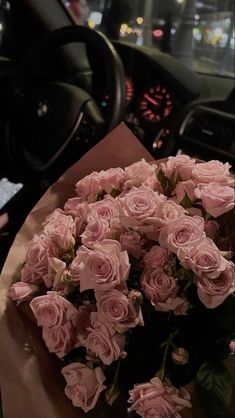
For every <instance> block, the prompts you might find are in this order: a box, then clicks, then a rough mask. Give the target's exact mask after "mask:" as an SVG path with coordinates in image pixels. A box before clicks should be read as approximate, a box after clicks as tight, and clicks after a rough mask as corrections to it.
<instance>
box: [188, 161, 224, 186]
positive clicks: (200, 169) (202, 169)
mask: <svg viewBox="0 0 235 418" xmlns="http://www.w3.org/2000/svg"><path fill="white" fill-rule="evenodd" d="M230 168H231V166H230V165H229V163H226V164H223V163H221V162H220V161H217V160H211V161H209V162H207V163H198V164H196V165H195V168H194V170H193V172H192V177H193V180H194V181H195V183H196V184H201V183H202V184H208V183H212V182H214V183H220V184H223V185H228V184H231V181H232V177H231V176H230V173H229V169H230Z"/></svg>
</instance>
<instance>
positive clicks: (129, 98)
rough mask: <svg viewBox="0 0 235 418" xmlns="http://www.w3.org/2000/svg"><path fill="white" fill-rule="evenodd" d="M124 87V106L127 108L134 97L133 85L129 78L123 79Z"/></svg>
mask: <svg viewBox="0 0 235 418" xmlns="http://www.w3.org/2000/svg"><path fill="white" fill-rule="evenodd" d="M125 86H126V104H127V106H128V105H129V104H130V102H131V101H132V99H133V97H134V83H133V80H132V78H131V77H126V78H125Z"/></svg>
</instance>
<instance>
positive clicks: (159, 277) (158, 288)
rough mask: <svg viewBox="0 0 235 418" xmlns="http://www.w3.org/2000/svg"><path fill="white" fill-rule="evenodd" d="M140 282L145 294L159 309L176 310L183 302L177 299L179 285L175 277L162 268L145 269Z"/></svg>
mask: <svg viewBox="0 0 235 418" xmlns="http://www.w3.org/2000/svg"><path fill="white" fill-rule="evenodd" d="M140 283H141V286H142V289H143V291H144V294H145V296H146V297H147V299H149V300H150V301H151V303H152V304H153V305H154V306H155V307H156V309H157V310H158V311H168V310H174V309H175V308H176V307H177V306H178V305H179V303H181V302H182V300H178V299H176V294H177V291H178V286H177V284H176V281H175V279H174V278H173V277H170V276H168V275H167V274H166V273H164V271H163V270H162V269H160V268H159V269H155V270H152V269H151V270H149V269H148V270H144V271H143V273H142V275H141V278H140ZM179 299H180V298H179Z"/></svg>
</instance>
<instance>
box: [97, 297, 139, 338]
mask: <svg viewBox="0 0 235 418" xmlns="http://www.w3.org/2000/svg"><path fill="white" fill-rule="evenodd" d="M97 309H98V315H99V318H100V319H101V320H102V321H104V323H106V322H110V323H112V324H113V325H114V327H115V329H116V330H117V331H118V332H119V333H124V332H126V331H128V329H129V328H135V327H136V326H137V325H143V324H144V322H143V317H142V312H141V307H140V304H139V303H134V302H133V301H132V300H131V299H130V298H128V296H126V295H124V293H122V292H120V291H118V290H112V291H110V292H107V293H104V294H102V295H101V296H100V295H99V296H98V297H97Z"/></svg>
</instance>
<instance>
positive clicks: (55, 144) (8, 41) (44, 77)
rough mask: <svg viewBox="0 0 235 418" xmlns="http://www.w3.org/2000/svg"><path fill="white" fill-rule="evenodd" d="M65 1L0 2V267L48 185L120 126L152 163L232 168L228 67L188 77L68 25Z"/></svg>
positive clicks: (155, 52)
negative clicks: (174, 160) (180, 158)
mask: <svg viewBox="0 0 235 418" xmlns="http://www.w3.org/2000/svg"><path fill="white" fill-rule="evenodd" d="M175 1H176V0H175ZM72 3H73V2H65V1H59V0H50V1H47V2H46V1H45V0H9V1H3V0H2V1H0V97H1V100H0V144H1V145H0V146H1V152H0V160H1V162H0V178H1V180H0V214H4V213H6V212H7V213H8V217H9V221H8V223H7V224H6V225H5V226H4V227H3V228H2V229H1V232H0V248H1V251H0V252H1V255H0V267H1V266H2V265H3V262H4V259H5V257H6V254H7V252H8V250H9V247H10V245H11V243H12V241H13V239H14V237H15V234H16V233H17V231H18V229H19V228H20V226H21V225H22V223H23V221H24V219H25V218H26V216H27V214H28V213H29V211H30V210H31V209H32V207H33V206H34V204H35V203H36V202H37V201H38V200H39V198H40V196H41V195H42V194H43V193H44V192H45V190H46V189H47V188H48V187H49V186H50V184H52V182H54V181H55V180H56V179H57V178H58V177H59V176H60V175H61V174H62V173H63V172H64V171H65V170H66V169H67V168H68V167H69V166H71V165H72V164H73V163H74V162H75V161H77V160H78V159H79V158H80V157H81V156H82V155H83V154H84V153H86V152H87V151H88V150H89V149H90V148H91V147H93V146H94V145H95V144H96V143H97V142H98V141H100V140H101V139H102V138H103V137H104V136H105V135H106V134H107V133H108V132H110V131H111V130H112V129H113V128H114V127H115V126H117V125H118V124H119V123H120V122H122V121H123V122H125V123H126V125H127V126H128V127H129V128H130V129H131V130H132V131H133V133H134V134H135V135H136V137H137V138H138V139H139V140H140V141H141V143H142V144H143V145H144V147H145V148H146V149H147V150H148V151H149V152H150V153H151V154H152V156H153V159H160V158H165V157H167V156H169V155H176V154H177V153H186V154H188V155H192V156H195V157H197V158H198V159H201V160H208V159H216V160H217V159H218V160H220V161H223V162H227V161H228V162H229V163H230V164H231V166H232V168H233V169H234V168H235V88H234V67H233V69H230V73H231V72H232V76H231V74H230V75H229V76H228V75H227V74H222V75H221V74H216V73H213V72H211V73H206V72H195V70H194V69H192V68H189V67H188V66H186V65H185V63H184V61H183V59H182V60H180V59H177V58H176V57H174V56H171V55H169V54H168V53H167V52H164V51H162V50H160V48H158V46H157V45H155V44H154V45H153V46H152V47H149V46H146V45H144V44H142V45H140V44H138V42H132V41H131V40H129V38H128V36H127V37H125V36H120V37H119V39H109V38H110V37H108V36H107V35H109V33H108V31H107V33H106V35H105V34H104V32H105V31H101V30H100V27H97V28H96V27H94V24H92V19H89V18H88V17H87V18H86V19H85V23H84V21H82V19H81V24H77V23H79V22H77V21H76V19H75V17H74V15H73V13H72V11H71V7H69V5H70V6H71V4H72ZM81 3H82V2H81ZM88 3H89V2H88ZM90 3H91V4H93V6H94V5H95V6H96V7H98V5H99V6H100V7H101V4H102V5H103V7H104V10H105V3H107V4H108V2H102V1H100V2H99V1H98V0H97V1H96V2H95V1H93V2H90ZM109 3H110V2H109ZM113 3H115V2H113ZM170 3H171V2H169V4H170ZM178 3H180V1H179V2H178ZM107 4H106V6H107ZM146 4H147V1H146ZM95 6H94V7H95ZM107 7H108V6H107ZM136 16H138V14H136ZM146 16H147V14H146ZM146 18H147V17H146ZM137 19H138V18H137ZM141 19H142V17H141ZM141 19H140V18H139V23H138V24H139V25H140V24H141ZM125 25H126V24H125V23H122V24H120V25H119V26H120V27H121V29H120V33H122V32H123V33H125V32H126V31H127V32H128V28H130V27H129V26H127V25H126V26H125ZM96 29H98V30H96ZM151 30H153V34H154V33H155V35H156V37H158V35H161V29H158V28H157V29H154V28H151ZM130 31H133V29H131V28H130ZM172 33H173V32H172ZM137 35H138V33H137ZM155 35H153V36H155ZM114 38H115V36H114ZM233 39H234V31H233ZM233 58H234V49H233ZM233 66H234V64H233Z"/></svg>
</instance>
